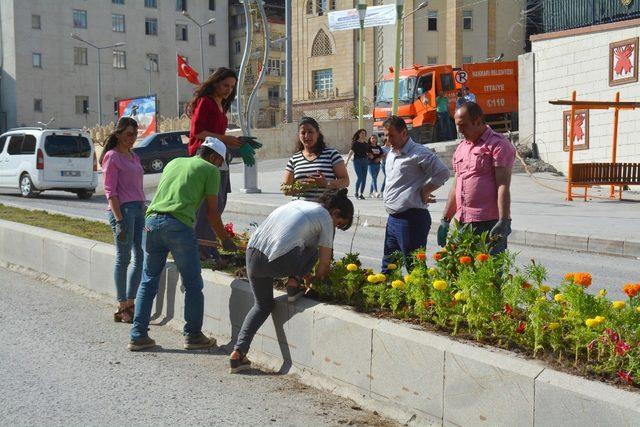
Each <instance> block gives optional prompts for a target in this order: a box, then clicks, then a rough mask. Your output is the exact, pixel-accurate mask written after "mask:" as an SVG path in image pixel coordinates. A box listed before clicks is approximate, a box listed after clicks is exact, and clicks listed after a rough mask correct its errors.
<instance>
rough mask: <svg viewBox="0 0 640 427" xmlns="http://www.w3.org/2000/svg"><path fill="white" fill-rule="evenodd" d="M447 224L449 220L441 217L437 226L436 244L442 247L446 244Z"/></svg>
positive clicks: (449, 222)
mask: <svg viewBox="0 0 640 427" xmlns="http://www.w3.org/2000/svg"><path fill="white" fill-rule="evenodd" d="M449 224H451V221H447V220H446V219H444V218H442V219H441V220H440V227H438V246H440V247H441V248H444V247H445V245H446V244H447V235H448V234H449Z"/></svg>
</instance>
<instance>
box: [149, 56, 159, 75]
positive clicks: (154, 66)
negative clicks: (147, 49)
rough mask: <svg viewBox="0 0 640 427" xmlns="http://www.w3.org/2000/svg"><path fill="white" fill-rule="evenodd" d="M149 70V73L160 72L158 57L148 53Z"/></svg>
mask: <svg viewBox="0 0 640 427" xmlns="http://www.w3.org/2000/svg"><path fill="white" fill-rule="evenodd" d="M147 67H148V68H147V69H148V70H149V71H154V72H156V73H157V72H158V71H159V70H160V68H159V65H158V55H157V54H155V53H147Z"/></svg>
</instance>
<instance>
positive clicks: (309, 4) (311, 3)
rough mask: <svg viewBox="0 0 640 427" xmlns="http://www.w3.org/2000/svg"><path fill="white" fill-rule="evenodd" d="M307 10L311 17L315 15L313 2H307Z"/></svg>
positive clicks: (308, 0) (310, 0) (311, 0)
mask: <svg viewBox="0 0 640 427" xmlns="http://www.w3.org/2000/svg"><path fill="white" fill-rule="evenodd" d="M305 9H306V11H307V15H311V14H312V13H313V0H307V4H306V5H305Z"/></svg>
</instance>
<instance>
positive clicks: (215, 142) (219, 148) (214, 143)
mask: <svg viewBox="0 0 640 427" xmlns="http://www.w3.org/2000/svg"><path fill="white" fill-rule="evenodd" d="M202 146H203V147H207V148H210V149H212V150H213V151H215V152H216V153H218V154H219V155H220V156H222V160H223V161H222V166H220V168H219V169H220V170H223V171H226V170H229V166H228V165H227V146H226V145H224V142H222V141H220V140H219V139H218V138H214V137H212V136H208V137H206V138H205V139H204V142H203V143H202Z"/></svg>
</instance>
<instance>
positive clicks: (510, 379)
mask: <svg viewBox="0 0 640 427" xmlns="http://www.w3.org/2000/svg"><path fill="white" fill-rule="evenodd" d="M17 242H20V243H19V244H18V243H17ZM56 242H57V243H56ZM0 245H1V248H2V249H0V262H1V263H2V265H4V266H22V267H26V268H29V269H31V270H34V271H37V272H39V273H46V274H49V275H51V276H55V277H57V278H60V279H65V280H67V281H70V282H73V283H75V284H77V285H80V286H83V287H88V288H89V289H91V290H93V291H95V292H97V293H100V294H102V295H106V296H108V297H109V298H110V299H111V300H113V298H114V293H115V289H114V287H113V285H112V283H111V281H112V274H111V271H112V270H111V269H112V266H113V262H114V256H115V251H114V250H113V249H110V247H109V245H102V244H94V243H91V241H87V240H86V239H81V238H75V237H70V236H68V235H65V234H61V233H56V232H50V231H43V230H42V229H39V228H36V227H31V226H25V225H19V224H15V223H10V222H6V221H0ZM14 249H16V250H14ZM87 255H89V256H88V257H87ZM44 264H46V266H45V265H44ZM54 264H56V265H54ZM74 265H78V266H79V267H78V269H75V270H76V271H74V272H73V273H72V272H71V271H72V270H74V269H73V268H72V267H73V266H74ZM37 268H40V270H37ZM86 268H88V269H89V271H90V276H88V277H89V279H90V283H88V284H87V283H83V282H84V281H85V280H86V278H87V276H86V275H85V276H83V275H79V274H78V271H77V270H79V269H86ZM203 278H204V282H205V283H204V293H205V321H204V325H205V330H206V332H208V333H211V334H212V335H214V336H215V337H216V338H218V341H219V344H220V345H224V344H227V343H230V342H232V341H233V340H234V338H235V336H236V335H237V333H238V330H239V327H240V325H241V323H242V320H243V319H244V316H245V315H246V313H247V312H248V310H249V309H250V307H251V306H252V304H253V298H252V294H251V290H250V287H249V284H248V283H247V282H246V281H244V280H238V279H235V278H233V277H231V276H230V275H228V274H224V273H219V272H211V271H205V272H203ZM74 280H77V281H74ZM182 295H183V294H182V293H181V291H180V279H179V275H178V274H177V271H176V270H175V267H174V266H173V265H172V264H169V265H168V266H167V269H166V271H165V274H164V276H163V280H162V281H161V286H160V290H159V293H158V299H157V302H156V306H155V309H154V321H153V324H155V325H158V324H160V325H163V324H165V323H167V322H175V324H176V326H181V325H182V318H183V307H184V299H183V297H182ZM276 295H277V304H276V308H275V310H274V313H273V316H272V317H271V318H270V319H269V320H268V321H267V322H266V323H265V325H264V326H263V327H262V329H261V330H260V331H259V335H258V336H257V337H256V340H255V341H254V344H253V347H252V349H251V353H250V357H251V358H252V359H253V360H255V361H256V362H259V364H260V365H262V366H264V367H267V368H269V369H274V370H279V371H281V372H283V373H294V374H297V375H299V376H300V378H301V380H302V381H303V382H306V383H309V384H312V385H315V386H320V387H324V388H327V389H330V390H332V391H333V392H335V393H338V394H340V395H343V396H346V397H349V398H352V399H354V400H355V401H357V402H358V403H359V404H361V405H363V406H365V407H367V408H370V409H374V410H377V411H378V412H379V413H381V414H384V415H387V416H391V417H394V418H396V419H399V420H403V421H408V420H411V422H412V423H415V424H421V425H429V424H433V425H510V426H520V425H522V426H528V425H545V426H547V425H548V426H551V425H560V424H561V425H576V426H578V425H580V426H588V425H604V424H607V425H612V424H615V425H631V424H636V423H637V419H638V417H639V416H640V394H639V393H635V392H631V391H626V390H622V389H618V388H616V387H613V386H610V385H607V384H604V383H600V382H594V381H590V380H587V379H584V378H580V377H576V376H573V375H568V374H565V373H561V372H557V371H554V370H553V369H550V368H548V367H546V366H545V365H544V364H542V363H541V362H540V361H536V360H526V359H524V358H522V357H519V356H518V355H516V354H513V353H511V352H508V351H504V350H499V349H494V348H489V347H482V346H479V345H477V344H474V343H468V342H462V341H459V340H454V339H451V338H448V337H446V336H443V335H439V334H436V333H432V332H428V331H424V330H421V329H419V328H417V327H415V326H413V325H410V324H406V323H402V322H399V321H394V320H386V319H377V318H374V317H371V316H368V315H365V314H361V313H357V312H355V311H354V310H352V309H350V308H345V307H341V306H334V305H328V304H324V303H318V302H315V301H312V300H309V299H305V298H302V299H301V300H300V301H298V302H297V303H295V304H289V303H287V302H286V296H285V295H284V294H283V293H281V292H279V291H276ZM105 321H108V319H105ZM151 333H152V334H153V330H152V332H151ZM125 341H126V337H125V336H123V345H124V343H125Z"/></svg>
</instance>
